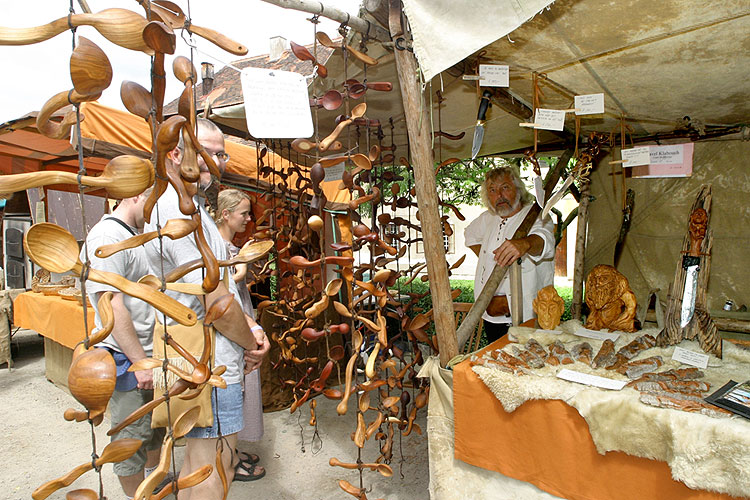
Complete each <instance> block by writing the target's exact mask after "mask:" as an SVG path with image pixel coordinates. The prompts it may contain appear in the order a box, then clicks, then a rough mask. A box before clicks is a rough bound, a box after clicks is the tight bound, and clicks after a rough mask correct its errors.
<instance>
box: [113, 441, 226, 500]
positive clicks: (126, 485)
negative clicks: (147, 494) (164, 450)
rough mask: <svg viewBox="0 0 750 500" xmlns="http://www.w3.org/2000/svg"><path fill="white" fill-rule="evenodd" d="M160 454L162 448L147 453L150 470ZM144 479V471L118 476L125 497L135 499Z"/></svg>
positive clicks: (147, 463) (154, 465) (147, 465)
mask: <svg viewBox="0 0 750 500" xmlns="http://www.w3.org/2000/svg"><path fill="white" fill-rule="evenodd" d="M160 452H161V448H157V449H155V450H149V451H147V452H146V467H148V468H151V467H156V465H157V464H158V463H159V454H160ZM232 472H234V471H232ZM143 478H144V474H143V471H140V472H138V473H135V474H133V475H132V476H117V479H119V480H120V486H122V491H124V492H125V495H126V496H127V497H128V498H133V496H135V490H137V489H138V485H139V484H141V482H142V481H143Z"/></svg>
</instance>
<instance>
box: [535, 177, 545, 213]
mask: <svg viewBox="0 0 750 500" xmlns="http://www.w3.org/2000/svg"><path fill="white" fill-rule="evenodd" d="M534 193H535V194H536V203H537V205H539V208H544V182H543V181H542V178H541V177H539V176H538V175H537V176H536V177H534Z"/></svg>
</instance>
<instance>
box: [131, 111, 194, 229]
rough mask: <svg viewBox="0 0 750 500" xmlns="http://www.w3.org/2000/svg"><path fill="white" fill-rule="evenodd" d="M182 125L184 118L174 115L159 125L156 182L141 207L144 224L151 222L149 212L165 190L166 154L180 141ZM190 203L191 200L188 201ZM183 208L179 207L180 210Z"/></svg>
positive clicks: (166, 180) (181, 200)
mask: <svg viewBox="0 0 750 500" xmlns="http://www.w3.org/2000/svg"><path fill="white" fill-rule="evenodd" d="M184 123H185V117H184V116H180V115H174V116H170V117H169V118H168V119H167V120H165V121H164V123H162V124H161V125H159V131H158V132H157V134H156V152H157V155H156V165H155V169H156V182H155V183H154V189H153V190H152V191H151V194H150V195H149V196H148V199H146V203H144V205H143V217H144V219H145V220H146V222H150V221H151V212H152V211H153V210H154V206H156V201H157V200H158V199H159V197H161V195H162V194H164V191H166V190H167V182H168V179H167V167H166V161H167V154H168V153H169V152H170V151H172V150H173V149H174V148H176V147H177V144H178V142H179V140H180V135H179V134H180V130H181V129H182V125H183V124H184ZM178 194H180V191H178ZM183 198H184V197H183ZM183 198H181V199H180V202H183ZM190 203H192V200H190ZM181 205H182V203H181ZM183 208H184V207H182V206H181V207H180V210H182V209H183Z"/></svg>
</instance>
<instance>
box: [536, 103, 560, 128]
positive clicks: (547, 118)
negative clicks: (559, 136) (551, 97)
mask: <svg viewBox="0 0 750 500" xmlns="http://www.w3.org/2000/svg"><path fill="white" fill-rule="evenodd" d="M534 125H535V127H534V128H540V129H543V130H557V131H558V132H561V131H562V129H563V126H564V125H565V111H564V110H560V109H544V108H537V110H536V115H535V116H534Z"/></svg>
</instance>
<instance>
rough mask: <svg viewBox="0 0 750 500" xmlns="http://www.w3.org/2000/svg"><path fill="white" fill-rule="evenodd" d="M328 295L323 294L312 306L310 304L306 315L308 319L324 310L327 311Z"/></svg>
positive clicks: (315, 316)
mask: <svg viewBox="0 0 750 500" xmlns="http://www.w3.org/2000/svg"><path fill="white" fill-rule="evenodd" d="M328 300H329V298H328V295H326V294H323V296H322V297H321V298H320V300H318V301H317V302H315V303H314V304H313V305H312V306H310V307H309V308H308V309H306V310H305V317H306V318H307V319H313V318H317V317H318V316H320V315H321V314H322V313H323V311H325V310H326V309H327V308H328Z"/></svg>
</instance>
